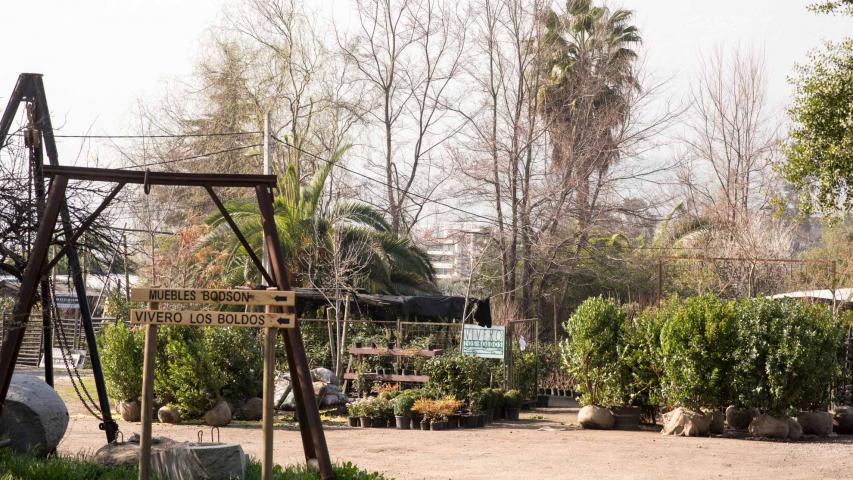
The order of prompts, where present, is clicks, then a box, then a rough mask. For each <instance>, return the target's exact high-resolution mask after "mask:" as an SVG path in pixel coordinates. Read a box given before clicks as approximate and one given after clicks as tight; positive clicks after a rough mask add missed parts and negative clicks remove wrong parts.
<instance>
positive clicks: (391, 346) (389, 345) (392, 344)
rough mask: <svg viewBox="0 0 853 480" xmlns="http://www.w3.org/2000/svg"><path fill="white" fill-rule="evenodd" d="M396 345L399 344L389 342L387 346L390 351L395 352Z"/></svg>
mask: <svg viewBox="0 0 853 480" xmlns="http://www.w3.org/2000/svg"><path fill="white" fill-rule="evenodd" d="M396 344H397V342H388V345H386V347H388V350H394V346H395V345H396Z"/></svg>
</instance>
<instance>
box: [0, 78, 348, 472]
mask: <svg viewBox="0 0 853 480" xmlns="http://www.w3.org/2000/svg"><path fill="white" fill-rule="evenodd" d="M20 103H28V104H30V107H31V108H32V109H33V112H34V115H33V116H34V117H35V126H36V128H37V130H38V134H39V135H40V136H41V137H42V139H43V145H44V147H45V150H46V151H47V157H48V160H49V164H48V165H43V167H42V173H43V175H44V178H45V179H50V186H49V188H48V191H47V196H46V199H45V202H44V207H43V210H42V214H41V218H40V222H39V224H38V230H37V233H36V236H35V239H34V241H33V245H32V250H31V252H30V255H29V258H27V263H26V267H25V269H24V272H23V277H22V280H21V285H20V289H19V291H18V297H17V299H16V301H15V306H14V309H13V312H12V324H13V327H12V328H9V329H7V331H6V334H5V336H4V338H3V341H2V344H0V415H2V412H3V405H4V403H5V401H6V395H7V393H8V390H9V385H10V382H11V380H12V375H13V373H14V371H15V362H16V360H17V358H18V353H19V351H20V347H21V343H22V341H23V338H24V331H25V329H26V323H27V322H26V319H27V318H28V317H29V314H30V311H31V310H32V307H33V304H34V302H35V299H36V291H37V288H38V286H39V283H40V282H41V280H42V279H43V278H44V277H45V276H47V275H49V273H50V271H51V269H52V268H53V267H54V266H55V265H56V264H57V263H58V262H59V261H60V260H61V258H62V257H66V258H67V259H68V265H69V270H70V271H71V277H72V280H73V283H74V287H75V292H76V295H77V299H78V302H79V304H80V313H81V317H82V318H81V320H82V323H83V328H84V331H85V336H86V342H87V344H88V350H89V355H90V361H91V364H92V370H93V374H94V377H95V387H96V390H97V394H98V403H99V406H100V409H101V411H102V413H103V423H101V425H100V428H101V429H102V430H104V431H105V433H106V437H107V442H108V443H109V442H113V441H114V440H115V439H116V433H117V431H118V425H117V424H116V423H115V421H114V420H113V419H112V416H111V413H110V405H109V400H108V398H107V393H106V387H105V384H104V378H103V371H102V369H101V362H100V356H99V355H98V350H97V345H96V344H95V334H94V330H93V327H92V312H91V310H90V308H89V303H88V301H87V299H86V289H85V284H84V283H83V275H82V269H81V267H80V260H79V256H78V254H77V249H76V247H75V242H76V241H77V240H78V239H79V238H80V237H81V236H82V235H83V234H84V233H85V232H86V231H87V230H88V229H89V228H90V227H91V226H92V224H93V223H94V221H95V220H96V219H97V218H98V216H99V215H100V214H101V213H102V212H103V211H104V210H105V209H106V208H107V207H109V205H110V204H111V203H112V201H113V199H115V197H116V196H117V195H118V194H119V193H120V192H121V190H122V189H123V188H124V186H125V185H127V184H139V185H143V187H144V189H145V191H146V193H147V192H148V191H149V190H150V187H151V186H152V185H162V186H186V187H202V188H204V189H205V190H206V191H207V193H208V195H209V196H210V198H211V200H212V201H213V203H214V204H215V205H216V207H217V209H218V210H219V212H220V213H221V214H222V216H223V218H224V219H225V222H226V223H227V224H228V226H229V227H230V228H231V230H232V231H233V233H234V235H235V236H236V237H237V239H238V240H239V241H240V243H241V245H242V246H243V248H244V249H245V250H246V252H247V253H248V255H249V257H250V259H251V261H252V263H253V264H254V265H255V267H256V268H257V269H258V271H259V272H260V274H261V276H262V277H263V278H264V279H265V280H266V282H267V284H268V285H269V286H271V287H277V288H278V289H279V290H289V289H290V281H289V278H288V272H287V269H286V267H285V263H284V257H283V255H282V251H281V244H280V242H279V237H278V231H277V229H276V225H275V217H274V208H273V196H272V190H273V189H274V188H276V177H275V176H274V175H231V174H196V173H172V172H150V171H147V170H146V171H133V170H116V169H107V168H87V167H69V166H61V165H59V160H58V153H57V149H56V143H55V138H54V134H53V127H52V124H51V120H50V114H49V111H48V107H47V98H46V96H45V90H44V85H43V83H42V76H41V74H35V73H22V74H21V75H20V76H19V77H18V81H17V84H16V85H15V89H14V91H13V92H12V95H11V97H10V98H9V102H8V104H7V107H6V110H5V111H4V112H3V116H2V117H0V145H3V144H4V141H5V139H6V137H7V135H8V133H9V128H10V126H11V124H12V121H13V119H14V117H15V114H16V112H17V109H18V107H19V105H20ZM71 180H82V181H92V182H108V183H114V184H115V186H114V187H113V189H112V190H111V191H110V192H109V194H108V195H107V196H106V197H105V198H104V199H103V201H102V202H101V204H100V205H99V206H98V207H97V208H95V210H93V211H92V212H91V214H89V216H88V217H86V218H85V219H84V220H83V221H82V222H81V223H80V225H79V226H78V227H77V229H76V230H75V229H74V228H73V226H72V224H71V218H70V215H69V212H68V206H67V203H66V197H65V194H66V190H67V187H68V182H69V181H71ZM215 187H243V188H253V189H254V190H255V196H256V198H257V201H258V209H259V212H260V215H261V224H262V228H263V235H264V246H265V249H266V252H267V254H268V259H269V266H270V269H269V270H271V271H268V270H267V269H266V268H265V267H264V264H263V262H262V261H261V259H260V258H259V257H258V255H257V254H256V253H255V251H254V249H253V248H252V247H251V246H250V245H249V242H248V241H247V240H246V237H245V236H244V235H243V233H242V232H241V231H240V229H239V227H238V226H237V224H236V222H235V221H234V219H233V218H232V217H231V215H230V214H229V213H228V211H227V209H226V208H225V206H224V205H223V203H222V201H221V199H220V198H219V196H218V195H217V194H216V192H215V191H214V188H215ZM57 220H61V226H62V232H63V237H64V241H63V242H58V243H59V244H60V245H61V248H60V249H59V251H58V253H57V254H56V255H55V256H54V257H53V258H50V259H48V254H49V252H48V250H49V247H50V245H51V243H54V241H53V235H54V228H55V226H56V223H57ZM290 308H292V307H290ZM282 330H283V332H282V336H283V339H284V345H285V350H286V355H287V362H288V366H289V368H290V371H291V372H293V373H294V374H292V375H291V377H292V378H291V384H292V387H293V391H294V393H295V395H294V396H295V400H296V413H297V415H298V418H299V428H300V432H301V437H302V446H303V449H304V451H305V458H306V461H307V462H308V464H309V465H315V466H316V467H317V468H318V469H319V471H320V475H321V477H322V478H323V479H331V478H334V473H333V471H332V466H331V462H330V459H329V451H328V447H327V445H326V439H325V435H324V433H323V426H322V423H321V421H320V413H319V408H318V406H317V402H316V399H315V396H314V390H313V385H312V380H311V372H310V370H309V367H308V360H307V357H306V355H305V346H304V343H303V340H302V335H301V333H300V331H299V328H298V326H297V328H287V329H282ZM155 339H156V336H155ZM48 363H49V362H47V361H46V362H45V365H46V367H45V368H46V369H47V368H48V367H47V364H48ZM265 387H266V385H265Z"/></svg>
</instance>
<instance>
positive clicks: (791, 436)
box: [788, 417, 803, 442]
mask: <svg viewBox="0 0 853 480" xmlns="http://www.w3.org/2000/svg"><path fill="white" fill-rule="evenodd" d="M802 436H803V427H801V426H800V424H799V423H798V422H797V420H795V419H793V418H791V417H788V440H793V441H795V442H796V441H797V440H799V439H800V438H802Z"/></svg>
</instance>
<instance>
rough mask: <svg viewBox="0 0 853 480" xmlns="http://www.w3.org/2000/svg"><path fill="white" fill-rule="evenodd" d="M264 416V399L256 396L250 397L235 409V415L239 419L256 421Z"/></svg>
mask: <svg viewBox="0 0 853 480" xmlns="http://www.w3.org/2000/svg"><path fill="white" fill-rule="evenodd" d="M263 416H264V400H263V399H261V398H258V397H254V398H250V399H248V400H246V402H245V403H243V405H242V406H241V407H240V408H239V409H238V410H237V413H236V414H235V417H237V418H239V419H240V420H250V421H256V420H260V419H261V417H263Z"/></svg>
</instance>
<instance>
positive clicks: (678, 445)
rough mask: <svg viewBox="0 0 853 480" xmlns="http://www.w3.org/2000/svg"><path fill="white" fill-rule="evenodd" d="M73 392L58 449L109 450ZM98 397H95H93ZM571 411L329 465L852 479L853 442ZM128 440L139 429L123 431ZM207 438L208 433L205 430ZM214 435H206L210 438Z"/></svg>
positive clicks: (279, 450)
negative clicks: (702, 431)
mask: <svg viewBox="0 0 853 480" xmlns="http://www.w3.org/2000/svg"><path fill="white" fill-rule="evenodd" d="M69 389H70V385H68V386H66V385H64V382H62V381H59V382H57V390H58V391H59V392H60V393H61V394H62V396H63V398H66V403H68V404H69V410H70V413H71V417H72V418H71V422H70V424H69V426H68V431H67V433H66V435H65V438H64V439H63V441H62V443H61V444H60V447H59V449H60V451H61V452H62V453H65V454H78V453H84V454H85V453H91V452H94V451H95V450H97V449H98V448H99V447H100V446H102V445H103V443H104V435H103V432H101V431H100V430H98V421H97V420H95V419H94V418H92V417H91V416H90V415H88V414H87V413H86V412H85V410H83V409H82V406H80V402H79V400H77V398H76V395H75V394H74V392H73V390H69ZM93 390H94V389H93ZM574 420H575V414H574V410H573V409H569V408H547V409H539V410H536V411H530V412H522V416H521V420H520V421H518V422H496V423H494V424H492V425H491V426H489V427H487V428H483V429H475V430H450V431H442V432H421V431H402V430H393V429H354V428H349V427H345V426H341V424H336V425H329V426H327V427H326V428H325V431H326V439H327V441H328V444H329V450H330V452H331V455H332V459H333V460H335V461H351V462H353V463H356V464H357V465H359V466H361V467H363V468H366V469H369V470H372V471H373V470H375V471H381V472H384V473H387V474H388V475H390V476H391V477H393V478H395V479H397V480H412V479H430V480H439V479H441V480H444V479H453V480H475V479H525V480H538V479H569V478H571V479H677V480H684V479H711V478H713V479H719V478H732V479H761V480H768V479H772V480H783V479H810V478H815V479H818V478H820V479H851V478H853V438H851V437H833V438H829V439H825V440H823V441H816V440H810V441H801V442H796V443H790V442H771V441H758V440H746V439H731V438H674V437H667V436H663V435H661V434H660V433H658V432H654V431H637V432H621V431H590V430H580V429H578V428H576V427H575V426H574V425H573V422H574ZM119 424H120V427H121V430H122V432H124V435H125V436H129V435H130V434H131V433H133V432H139V431H140V426H139V424H138V423H133V424H131V423H126V422H122V421H119ZM201 428H204V427H202V426H198V425H177V426H176V425H161V424H155V425H154V435H162V436H167V437H170V438H173V439H175V440H186V441H195V440H196V437H197V433H198V430H199V429H201ZM205 431H207V430H206V429H205ZM205 435H206V436H207V435H209V434H208V433H206V434H205ZM221 436H222V438H221V439H222V441H223V442H237V443H240V444H241V445H242V446H243V449H244V450H245V451H246V453H247V454H249V455H252V456H255V457H259V456H260V454H261V430H260V425H259V424H246V423H243V424H242V425H234V424H232V425H230V426H228V427H225V428H222V429H221ZM274 452H275V453H274V454H275V461H276V462H277V463H279V464H292V463H298V462H301V461H304V457H303V454H302V447H301V442H300V438H299V432H298V430H297V429H295V428H294V427H293V426H287V425H283V426H281V427H278V428H277V429H276V432H275V451H274Z"/></svg>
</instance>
